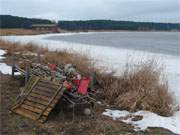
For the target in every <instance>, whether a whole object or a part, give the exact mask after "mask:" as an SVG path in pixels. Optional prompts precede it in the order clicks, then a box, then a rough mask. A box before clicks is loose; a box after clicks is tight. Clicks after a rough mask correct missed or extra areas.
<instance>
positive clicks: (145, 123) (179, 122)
mask: <svg viewBox="0 0 180 135" xmlns="http://www.w3.org/2000/svg"><path fill="white" fill-rule="evenodd" d="M103 115H105V116H108V117H111V118H113V119H114V120H116V119H119V120H120V121H122V122H125V123H127V124H131V125H133V126H134V127H135V130H146V129H147V128H148V127H161V128H165V129H168V130H170V131H172V132H174V133H176V134H180V111H178V112H175V113H174V115H173V116H171V117H163V116H159V115H157V114H155V113H152V112H148V111H138V112H135V113H130V112H128V111H119V110H110V109H106V111H105V112H103ZM127 116H131V117H127ZM134 116H143V119H142V120H138V121H133V120H132V118H133V117H134ZM127 118H128V119H127Z"/></svg>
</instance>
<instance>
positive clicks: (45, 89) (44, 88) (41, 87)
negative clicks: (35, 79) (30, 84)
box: [34, 85, 56, 93]
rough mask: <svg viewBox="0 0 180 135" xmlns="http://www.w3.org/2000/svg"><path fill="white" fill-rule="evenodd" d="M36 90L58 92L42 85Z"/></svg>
mask: <svg viewBox="0 0 180 135" xmlns="http://www.w3.org/2000/svg"><path fill="white" fill-rule="evenodd" d="M34 89H37V90H39V91H46V92H51V93H54V92H55V91H56V89H51V88H46V87H43V86H40V85H37V86H36V87H35V88H34Z"/></svg>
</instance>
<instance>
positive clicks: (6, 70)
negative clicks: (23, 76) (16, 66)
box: [0, 49, 19, 75]
mask: <svg viewBox="0 0 180 135" xmlns="http://www.w3.org/2000/svg"><path fill="white" fill-rule="evenodd" d="M4 54H6V51H5V50H1V49H0V72H1V73H3V74H12V67H11V66H8V65H7V64H6V63H2V62H1V60H2V59H4V58H5V57H3V55H4ZM15 75H19V73H15Z"/></svg>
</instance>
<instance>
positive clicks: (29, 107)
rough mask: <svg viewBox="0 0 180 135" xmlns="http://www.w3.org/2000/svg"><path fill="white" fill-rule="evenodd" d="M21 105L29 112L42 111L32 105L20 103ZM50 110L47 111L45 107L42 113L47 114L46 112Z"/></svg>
mask: <svg viewBox="0 0 180 135" xmlns="http://www.w3.org/2000/svg"><path fill="white" fill-rule="evenodd" d="M21 107H22V108H24V109H26V110H29V111H31V112H35V113H38V114H40V113H42V111H43V110H42V109H38V108H35V107H32V106H28V105H25V104H23V105H21ZM50 111H51V110H50ZM50 111H48V110H47V109H46V110H45V111H44V113H43V115H45V116H48V114H49V113H50Z"/></svg>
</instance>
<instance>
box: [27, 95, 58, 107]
mask: <svg viewBox="0 0 180 135" xmlns="http://www.w3.org/2000/svg"><path fill="white" fill-rule="evenodd" d="M27 99H28V100H29V101H33V102H36V103H39V104H42V105H48V101H44V100H41V99H39V98H35V97H31V96H28V97H27ZM56 102H57V99H55V100H54V101H53V102H52V104H51V105H52V106H54V104H55V103H56Z"/></svg>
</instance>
